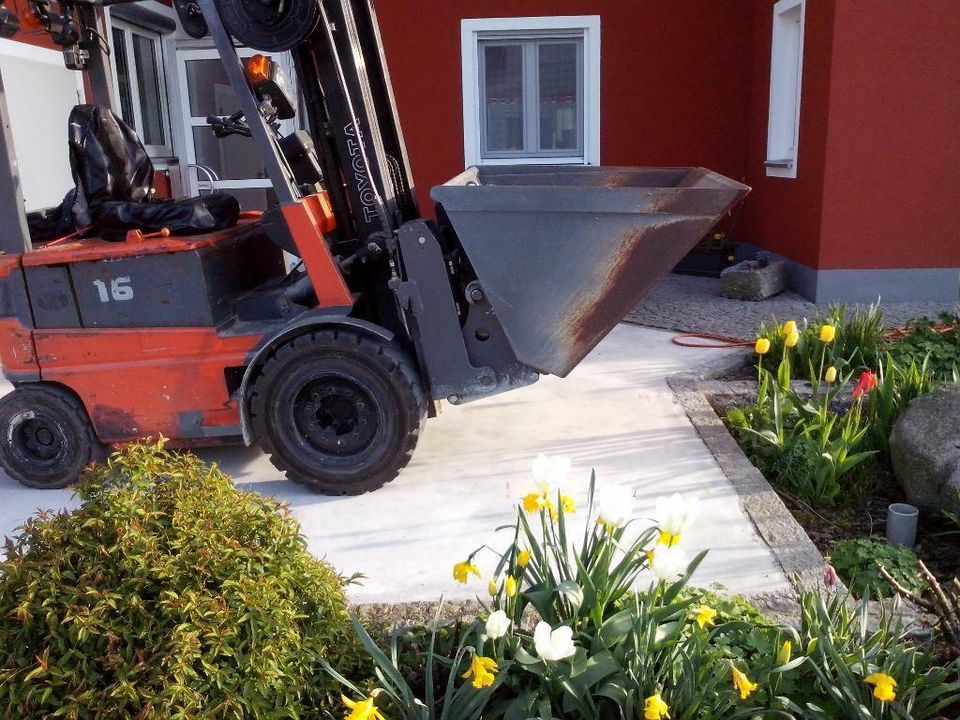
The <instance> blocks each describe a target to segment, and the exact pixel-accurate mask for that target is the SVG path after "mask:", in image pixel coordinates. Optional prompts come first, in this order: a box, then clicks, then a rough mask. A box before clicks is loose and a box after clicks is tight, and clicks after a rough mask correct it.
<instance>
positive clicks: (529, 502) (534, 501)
mask: <svg viewBox="0 0 960 720" xmlns="http://www.w3.org/2000/svg"><path fill="white" fill-rule="evenodd" d="M546 506H547V499H546V498H545V497H544V496H543V495H541V494H540V493H530V494H529V495H525V496H524V498H523V510H524V512H528V513H535V512H538V511H539V510H543V509H544V508H545V507H546Z"/></svg>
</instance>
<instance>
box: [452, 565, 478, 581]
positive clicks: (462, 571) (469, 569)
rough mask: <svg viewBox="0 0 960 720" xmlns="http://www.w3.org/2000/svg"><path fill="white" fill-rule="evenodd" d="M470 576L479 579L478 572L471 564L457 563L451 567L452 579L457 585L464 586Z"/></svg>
mask: <svg viewBox="0 0 960 720" xmlns="http://www.w3.org/2000/svg"><path fill="white" fill-rule="evenodd" d="M470 575H476V576H477V577H480V571H479V570H478V569H477V566H476V565H474V564H473V563H472V562H458V563H457V564H456V565H454V566H453V579H454V580H456V581H457V582H458V583H463V584H464V585H466V584H467V579H468V578H469V576H470Z"/></svg>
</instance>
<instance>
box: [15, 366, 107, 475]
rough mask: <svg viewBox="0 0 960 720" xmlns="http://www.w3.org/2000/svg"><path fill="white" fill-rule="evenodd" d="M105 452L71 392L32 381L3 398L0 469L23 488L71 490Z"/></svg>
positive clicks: (85, 413) (83, 410) (81, 404)
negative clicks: (23, 486) (64, 488)
mask: <svg viewBox="0 0 960 720" xmlns="http://www.w3.org/2000/svg"><path fill="white" fill-rule="evenodd" d="M104 450H105V448H104V447H103V445H102V444H101V443H100V442H99V440H97V436H96V435H95V434H94V431H93V426H92V425H91V423H90V418H89V417H88V416H87V411H86V409H85V408H84V407H83V403H81V402H80V400H79V398H77V396H76V395H74V394H73V393H72V392H70V391H69V390H67V389H66V388H63V387H60V386H58V385H48V384H44V383H30V384H26V385H21V386H20V387H18V388H17V389H16V390H14V391H13V392H11V393H10V394H8V395H5V396H4V397H3V398H0V465H2V466H3V469H4V470H6V471H7V474H8V475H10V477H12V478H14V479H15V480H18V481H19V482H20V483H22V484H23V485H26V486H27V487H32V488H41V489H55V488H62V487H66V486H67V485H69V484H71V483H73V482H76V480H77V478H78V477H80V473H81V472H82V471H83V469H84V468H85V467H86V466H87V465H89V464H90V463H91V462H94V461H96V460H100V459H102V458H103V456H104V454H105V452H104Z"/></svg>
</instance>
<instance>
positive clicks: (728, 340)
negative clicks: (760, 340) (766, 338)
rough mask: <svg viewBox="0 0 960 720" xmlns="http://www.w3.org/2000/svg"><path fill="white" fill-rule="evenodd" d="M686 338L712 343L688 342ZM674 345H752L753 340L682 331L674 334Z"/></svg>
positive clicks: (719, 346)
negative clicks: (680, 333) (679, 333)
mask: <svg viewBox="0 0 960 720" xmlns="http://www.w3.org/2000/svg"><path fill="white" fill-rule="evenodd" d="M688 338H690V339H696V340H711V341H714V342H712V343H701V342H688ZM673 343H674V345H680V346H681V347H692V348H708V349H711V348H717V349H719V348H734V347H753V344H754V343H753V340H741V339H740V338H735V337H730V336H729V335H713V334H712V333H684V334H682V335H674V337H673Z"/></svg>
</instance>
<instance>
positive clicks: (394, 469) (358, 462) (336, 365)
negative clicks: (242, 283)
mask: <svg viewBox="0 0 960 720" xmlns="http://www.w3.org/2000/svg"><path fill="white" fill-rule="evenodd" d="M426 405H427V404H426V400H425V398H424V393H423V389H422V386H421V383H420V376H419V373H418V372H417V370H416V368H415V367H414V365H413V363H411V361H410V360H409V358H408V357H407V356H406V354H405V353H404V352H403V351H402V350H400V348H398V347H396V346H395V345H393V344H388V343H386V342H383V341H382V340H377V339H374V338H371V337H368V336H366V335H362V334H358V333H355V332H352V331H349V330H340V329H324V330H315V331H313V332H310V333H307V334H305V335H300V336H298V337H296V338H294V339H292V340H290V341H289V342H287V343H286V344H284V345H281V346H280V347H279V348H277V349H276V350H275V351H274V352H273V353H272V354H271V355H270V357H269V358H268V359H267V361H266V362H265V363H264V365H263V367H262V369H261V371H260V374H259V375H258V376H257V379H256V381H255V382H254V384H253V387H252V391H251V395H250V417H251V422H252V426H253V432H254V435H255V437H256V438H257V440H258V442H259V443H260V447H261V448H263V451H264V452H265V453H266V454H267V455H269V456H270V460H271V462H272V463H273V464H274V465H275V466H276V467H277V468H278V469H280V470H282V471H283V472H285V473H286V475H287V478H289V479H290V480H293V481H294V482H298V483H302V484H304V485H308V486H310V487H311V488H313V489H314V490H317V491H319V492H322V493H325V494H327V495H359V494H362V493H365V492H369V491H370V490H376V489H377V488H379V487H381V486H383V485H384V484H385V483H387V482H390V481H391V480H393V479H394V478H395V477H396V476H397V473H399V472H400V470H401V469H402V468H403V467H404V466H405V465H406V464H407V463H408V462H409V461H410V457H411V456H412V455H413V450H414V448H415V447H416V445H417V440H418V439H419V436H420V429H421V427H422V426H423V423H424V420H425V419H426V415H427V410H426ZM341 431H342V432H341ZM341 444H342V445H343V447H342V448H341ZM334 445H335V446H336V448H334V447H332V446H334Z"/></svg>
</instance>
